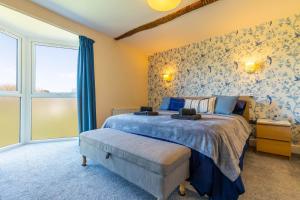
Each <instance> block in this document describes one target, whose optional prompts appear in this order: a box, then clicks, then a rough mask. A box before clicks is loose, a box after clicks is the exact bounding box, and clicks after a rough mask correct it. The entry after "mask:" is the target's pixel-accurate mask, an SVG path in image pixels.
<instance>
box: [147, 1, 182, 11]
mask: <svg viewBox="0 0 300 200" xmlns="http://www.w3.org/2000/svg"><path fill="white" fill-rule="evenodd" d="M147 1H148V4H149V6H150V7H151V8H152V9H154V10H157V11H169V10H172V9H174V8H176V7H177V6H178V5H179V4H180V2H181V0H147Z"/></svg>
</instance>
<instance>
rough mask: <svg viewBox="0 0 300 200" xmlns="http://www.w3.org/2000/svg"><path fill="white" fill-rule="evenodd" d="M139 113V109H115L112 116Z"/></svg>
mask: <svg viewBox="0 0 300 200" xmlns="http://www.w3.org/2000/svg"><path fill="white" fill-rule="evenodd" d="M137 111H139V108H113V109H112V115H120V114H125V113H133V112H137Z"/></svg>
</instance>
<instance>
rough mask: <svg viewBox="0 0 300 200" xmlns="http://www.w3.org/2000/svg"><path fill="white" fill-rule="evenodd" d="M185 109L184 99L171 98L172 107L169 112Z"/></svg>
mask: <svg viewBox="0 0 300 200" xmlns="http://www.w3.org/2000/svg"><path fill="white" fill-rule="evenodd" d="M183 107H184V99H183V98H173V97H171V98H170V106H169V110H173V111H179V109H180V108H183Z"/></svg>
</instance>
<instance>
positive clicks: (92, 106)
mask: <svg viewBox="0 0 300 200" xmlns="http://www.w3.org/2000/svg"><path fill="white" fill-rule="evenodd" d="M93 44H94V41H93V40H91V39H89V38H87V37H85V36H79V52H78V69H77V104H78V124H79V133H81V132H84V131H88V130H92V129H96V128H97V120H96V99H95V98H96V97H95V77H94V49H93Z"/></svg>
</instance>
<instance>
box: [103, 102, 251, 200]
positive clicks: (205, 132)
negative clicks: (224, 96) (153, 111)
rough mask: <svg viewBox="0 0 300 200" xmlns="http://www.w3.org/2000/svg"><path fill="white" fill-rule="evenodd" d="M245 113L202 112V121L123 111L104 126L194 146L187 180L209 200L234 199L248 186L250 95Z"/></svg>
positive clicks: (167, 113) (162, 114)
mask: <svg viewBox="0 0 300 200" xmlns="http://www.w3.org/2000/svg"><path fill="white" fill-rule="evenodd" d="M240 99H243V100H245V101H247V106H246V110H245V112H244V115H243V116H239V115H216V114H203V115H202V119H201V120H197V121H190V120H176V119H172V118H171V117H170V115H171V114H173V113H174V112H167V111H164V112H160V115H159V116H136V115H133V114H122V115H116V116H112V117H109V118H108V119H107V120H106V121H105V123H104V125H103V127H104V128H112V129H117V130H121V131H124V132H126V133H130V134H138V135H143V136H146V137H151V138H156V139H160V140H164V141H168V142H173V143H178V144H181V145H184V146H187V147H189V148H191V150H192V156H191V158H190V177H189V179H188V181H189V182H190V183H191V185H192V186H193V187H194V188H195V189H196V190H197V191H198V193H199V194H200V195H205V194H206V195H208V196H209V197H210V200H235V199H238V197H239V195H240V194H242V193H243V192H244V191H245V189H244V185H243V182H242V179H241V170H242V169H243V158H244V154H245V151H246V149H247V147H248V138H249V135H250V133H251V128H250V126H249V124H248V121H249V105H250V102H251V98H250V97H240Z"/></svg>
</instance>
